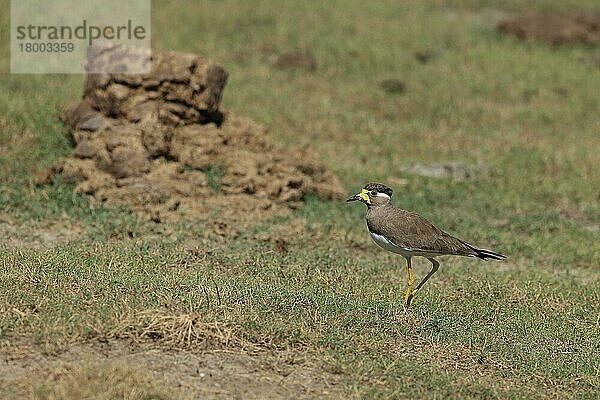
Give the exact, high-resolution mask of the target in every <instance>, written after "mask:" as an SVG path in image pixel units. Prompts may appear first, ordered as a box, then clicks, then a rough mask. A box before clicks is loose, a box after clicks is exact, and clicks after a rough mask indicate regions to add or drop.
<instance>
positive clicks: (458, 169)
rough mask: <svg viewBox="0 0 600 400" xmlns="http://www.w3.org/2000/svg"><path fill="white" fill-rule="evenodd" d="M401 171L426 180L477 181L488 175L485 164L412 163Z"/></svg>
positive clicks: (487, 168)
mask: <svg viewBox="0 0 600 400" xmlns="http://www.w3.org/2000/svg"><path fill="white" fill-rule="evenodd" d="M402 170H403V171H404V172H406V173H408V174H411V175H419V176H425V177H428V178H454V179H458V180H462V179H477V178H480V177H483V176H486V175H488V173H489V167H488V165H487V164H485V163H478V164H475V165H465V164H462V163H459V162H449V163H445V164H422V163H412V164H410V165H407V166H404V167H403V168H402Z"/></svg>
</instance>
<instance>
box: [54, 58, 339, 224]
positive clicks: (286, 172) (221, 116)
mask: <svg viewBox="0 0 600 400" xmlns="http://www.w3.org/2000/svg"><path fill="white" fill-rule="evenodd" d="M90 62H94V63H96V64H97V63H105V62H111V58H110V51H105V52H102V53H99V55H97V58H96V59H94V60H91V61H90ZM226 81H227V73H226V72H225V71H224V70H223V68H221V67H220V66H218V65H216V64H214V63H212V62H210V61H208V60H206V59H204V58H202V57H200V56H197V55H193V54H182V53H173V52H163V53H158V52H156V53H154V54H153V56H152V72H151V73H149V74H146V75H125V74H89V75H88V77H87V82H86V85H85V90H84V94H83V98H82V100H81V101H80V102H78V103H76V104H73V105H72V106H70V107H69V108H68V109H67V110H65V111H64V113H63V114H62V116H61V119H62V120H63V122H64V123H65V124H66V125H67V126H68V127H69V129H70V132H71V135H72V140H73V143H74V145H75V148H74V150H73V152H72V154H71V156H70V157H68V158H66V159H65V160H64V161H63V162H62V163H61V165H60V166H58V167H57V168H56V172H59V173H61V174H62V176H63V177H64V179H65V180H67V181H69V182H72V183H75V184H76V186H75V190H76V191H77V192H80V193H86V194H89V195H91V196H93V197H94V198H95V199H97V200H99V201H102V202H106V203H113V204H123V205H127V206H130V207H131V208H132V209H133V210H135V211H138V212H140V213H142V214H146V215H150V216H151V218H153V219H154V220H156V221H159V220H162V219H164V218H165V217H166V218H168V217H173V216H181V215H190V214H193V215H208V214H209V213H210V212H211V210H214V209H218V210H220V211H221V212H222V213H225V214H229V217H231V218H234V219H235V218H236V216H237V217H243V216H246V217H250V218H256V217H260V216H261V215H265V216H268V215H272V214H273V213H277V212H280V211H281V210H285V209H287V208H289V207H290V206H291V207H294V206H297V205H299V204H300V202H301V201H302V200H303V197H304V195H305V194H307V193H314V194H316V195H318V196H321V197H324V198H341V197H342V196H343V194H344V191H343V189H342V187H341V185H340V183H339V181H338V179H337V178H336V176H335V175H333V174H332V173H331V172H330V171H328V170H327V169H326V168H325V167H324V165H323V163H322V162H321V160H320V159H319V157H318V156H317V155H316V154H315V153H313V152H312V151H310V150H308V149H297V150H293V151H285V150H280V149H277V148H275V147H273V146H272V145H271V144H269V141H268V139H267V131H266V129H265V128H264V127H263V126H261V125H259V124H257V123H255V122H253V121H252V120H250V119H248V118H244V117H240V116H238V115H235V114H234V113H232V112H228V111H223V110H220V109H219V103H220V99H221V94H222V91H223V88H224V86H225V83H226Z"/></svg>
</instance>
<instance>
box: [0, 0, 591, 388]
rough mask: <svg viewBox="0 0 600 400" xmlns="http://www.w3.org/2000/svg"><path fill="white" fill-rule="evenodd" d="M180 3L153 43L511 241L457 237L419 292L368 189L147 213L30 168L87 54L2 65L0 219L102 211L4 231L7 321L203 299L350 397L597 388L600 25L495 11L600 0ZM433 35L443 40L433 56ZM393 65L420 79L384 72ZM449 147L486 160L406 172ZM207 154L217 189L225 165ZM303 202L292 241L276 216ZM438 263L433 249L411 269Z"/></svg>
mask: <svg viewBox="0 0 600 400" xmlns="http://www.w3.org/2000/svg"><path fill="white" fill-rule="evenodd" d="M7 3H8V2H7V1H2V2H0V5H1V6H2V9H5V7H4V6H6V5H7ZM183 4H184V2H181V3H176V4H171V3H167V2H158V1H156V2H154V9H153V28H152V30H153V43H154V45H155V46H156V47H157V48H158V49H172V50H181V51H191V52H198V53H202V54H206V55H208V56H209V57H210V58H212V59H214V60H216V61H217V62H219V63H220V64H222V65H223V66H224V67H225V68H226V69H227V70H228V71H229V72H230V80H229V83H228V86H227V87H226V90H225V94H224V99H223V104H224V107H226V108H228V109H231V110H233V111H235V112H237V113H239V114H243V115H246V116H249V117H251V118H253V119H255V120H256V121H259V122H261V123H263V124H265V125H267V126H268V127H269V131H270V139H271V140H272V141H273V142H274V143H276V144H277V145H278V146H281V147H294V146H299V145H305V144H308V145H310V146H311V147H312V148H313V149H315V150H316V151H317V152H319V154H320V155H321V157H322V158H323V160H324V162H325V163H326V165H327V166H328V167H329V168H331V169H332V170H333V171H334V172H335V173H336V174H337V175H338V176H340V178H341V180H342V182H343V184H344V186H345V187H347V189H348V192H349V193H351V192H355V191H357V190H358V189H359V188H360V187H362V186H363V185H364V184H365V183H367V182H369V181H382V182H397V181H398V179H401V178H402V179H406V180H407V184H406V185H405V186H397V185H396V186H394V184H393V183H392V184H391V185H392V186H394V189H395V194H394V201H395V203H396V204H397V205H400V206H402V207H404V208H407V209H410V210H414V211H418V212H419V213H421V214H422V215H424V216H426V217H428V218H429V219H431V220H432V221H434V222H435V223H436V224H439V225H441V226H442V227H444V228H446V230H448V231H450V232H453V233H456V234H457V235H459V236H460V237H462V238H464V239H466V240H469V241H471V242H473V243H476V244H480V245H482V246H489V247H491V248H494V249H497V250H499V251H501V252H503V253H506V254H508V255H509V257H510V258H509V260H508V262H507V263H505V264H502V263H491V262H490V263H476V262H474V261H471V260H466V259H442V260H441V261H442V267H441V269H440V271H439V272H438V274H436V275H435V276H434V278H432V280H431V281H430V283H428V285H427V286H426V287H425V289H424V290H423V292H421V293H420V294H419V296H417V297H416V299H415V301H414V303H413V308H412V309H411V310H410V312H408V313H407V312H405V311H404V309H403V307H402V301H403V290H404V284H405V275H404V261H403V260H402V259H401V258H399V257H396V256H394V255H393V254H388V253H384V252H383V251H379V249H377V248H376V247H375V246H374V245H372V244H371V243H370V239H369V238H368V236H367V234H366V230H365V227H364V221H363V214H364V210H363V209H362V208H361V207H359V206H358V205H347V204H345V203H335V202H327V201H322V200H320V199H317V198H313V197H310V198H309V199H308V201H307V204H306V206H305V207H304V208H302V209H301V210H298V211H295V212H294V213H292V214H291V216H289V217H283V218H278V219H274V220H272V221H267V222H262V223H259V224H257V225H256V226H254V227H251V228H249V229H247V230H245V231H243V232H241V233H240V234H239V235H238V236H236V237H235V238H229V239H225V240H223V239H222V238H219V237H212V236H210V235H209V236H207V235H206V233H205V232H204V229H203V228H204V227H203V226H201V225H200V226H198V225H197V224H194V222H193V221H190V222H189V223H182V224H179V225H172V226H168V227H164V226H163V225H164V224H163V225H156V224H153V223H151V222H146V221H140V220H137V219H136V218H135V217H134V216H132V215H130V214H128V213H127V212H126V210H123V209H114V208H105V207H102V206H99V205H97V204H95V203H94V202H90V201H89V200H88V199H86V198H85V197H82V196H79V195H74V194H73V192H72V187H71V186H69V185H67V184H65V183H63V182H61V181H60V180H57V181H55V182H54V184H53V185H48V186H44V187H36V186H35V185H33V184H32V181H33V176H34V175H35V172H36V171H37V170H39V169H42V168H45V167H48V166H50V165H52V164H53V163H54V162H56V160H57V159H58V158H59V157H61V156H64V155H67V154H68V153H69V151H70V143H69V139H68V137H67V135H66V131H65V128H64V127H63V126H62V124H61V123H60V121H59V120H58V113H59V110H60V109H61V108H62V107H64V106H65V105H66V104H68V103H70V102H71V101H76V100H77V99H78V98H79V97H80V95H81V91H82V84H83V78H82V77H80V76H22V75H0V92H2V93H3V94H2V96H0V180H1V181H2V182H3V185H2V186H1V187H0V210H2V211H1V212H0V220H3V221H5V220H10V221H13V222H14V223H15V224H17V225H19V224H27V223H31V222H32V221H34V222H35V223H41V224H43V223H51V222H61V223H64V224H66V225H68V224H69V223H75V222H77V223H80V224H82V225H83V226H84V227H85V228H86V232H87V234H86V236H85V237H83V238H82V240H81V242H80V243H76V244H69V245H68V246H58V247H54V248H50V249H27V248H11V247H9V246H7V245H2V247H0V255H1V260H0V269H1V271H0V311H1V312H0V341H2V342H6V341H9V342H10V341H17V339H19V340H25V341H29V342H31V343H35V344H37V345H39V346H41V347H42V348H45V349H46V350H47V351H50V352H54V351H58V350H60V349H61V348H64V347H65V346H67V345H68V344H69V343H71V342H72V341H74V340H83V341H94V340H97V339H101V338H107V337H108V338H128V339H130V338H132V337H134V338H137V339H142V338H141V337H138V336H139V335H138V336H136V335H137V333H136V332H137V331H136V330H135V329H134V330H133V331H132V330H131V329H130V326H134V327H135V326H138V325H140V326H143V325H144V323H145V321H146V320H145V318H146V317H145V315H146V314H144V313H145V312H149V311H151V312H157V313H162V314H164V315H173V316H177V315H186V314H193V315H196V316H198V318H199V320H200V321H201V322H203V323H207V324H210V323H219V324H222V325H223V327H225V328H226V329H228V330H230V331H231V332H232V334H233V335H234V337H235V338H236V340H235V341H233V342H232V343H231V344H228V346H233V347H240V346H242V347H243V345H244V344H247V345H251V346H256V347H257V348H258V349H267V350H272V351H275V352H278V351H289V350H291V351H298V352H309V353H313V354H314V358H315V360H316V362H317V364H318V366H319V367H320V368H322V369H324V370H326V371H329V372H333V373H337V374H340V377H341V379H342V382H343V391H345V392H347V393H348V394H349V395H351V396H354V397H356V398H376V397H377V398H379V397H383V398H408V397H411V398H502V399H504V398H515V399H517V398H519V399H520V398H557V397H561V398H590V399H591V398H597V397H598V396H599V395H600V361H599V358H598V357H597V354H598V352H599V351H600V345H599V343H600V325H599V324H600V322H599V318H600V280H599V278H600V271H599V269H598V268H599V266H600V265H599V264H600V263H599V261H600V248H599V246H598V232H597V227H598V221H599V220H600V207H599V205H598V196H599V193H598V188H599V187H600V172H599V171H600V170H599V169H598V165H600V155H599V153H598V148H599V147H600V139H599V136H598V132H600V119H599V118H598V109H600V100H599V98H598V95H597V94H598V93H600V70H597V69H596V70H592V69H589V68H588V67H586V66H585V64H584V63H582V62H580V61H579V58H581V57H583V56H586V55H593V54H596V53H597V49H595V48H593V47H588V46H579V45H575V46H564V47H557V48H551V47H548V46H545V45H543V44H539V43H521V42H518V41H516V40H514V39H512V38H508V37H504V36H500V35H498V34H497V33H496V31H495V28H494V23H493V21H494V18H497V15H498V12H499V11H507V12H518V11H519V10H523V9H527V10H542V11H549V10H550V11H552V10H559V11H564V10H572V9H577V10H581V11H582V12H590V11H594V12H600V8H599V7H598V5H597V2H594V1H577V2H575V1H570V2H558V1H551V0H547V1H540V2H536V3H535V4H528V5H527V6H525V5H522V4H521V2H517V1H503V2H500V3H498V2H489V1H483V0H478V1H460V2H459V1H454V2H447V3H444V5H439V2H433V1H431V2H427V1H423V2H397V3H392V2H389V3H383V2H379V3H373V4H370V3H365V2H358V1H345V2H325V3H323V4H321V3H320V2H295V3H290V2H273V1H252V2H233V1H223V2H185V4H186V6H185V7H184V6H183ZM5 25H6V21H4V26H3V27H2V33H3V34H5V33H6V26H5ZM425 50H427V51H432V52H433V53H434V54H435V57H434V58H433V59H432V60H431V61H430V62H428V63H426V64H420V63H419V62H418V61H417V60H416V59H415V56H414V54H415V52H417V51H425ZM0 51H3V52H4V53H2V54H6V52H7V45H6V44H5V42H4V41H3V42H2V43H1V44H0ZM290 51H309V52H310V53H312V54H313V55H314V56H315V58H316V60H317V65H318V67H317V70H316V72H314V73H307V72H306V71H303V70H301V69H293V68H292V69H279V68H277V67H276V66H275V65H274V63H273V59H274V57H276V56H277V55H279V54H282V53H285V52H290ZM384 79H399V80H400V81H402V82H404V83H405V87H406V90H405V91H404V92H403V93H401V94H388V93H386V92H385V91H384V90H383V89H381V88H380V87H379V86H378V82H380V81H382V80H384ZM447 161H458V162H462V163H466V164H475V163H477V162H484V163H486V164H487V165H488V167H489V171H490V172H489V174H488V175H487V176H484V177H481V178H479V179H478V180H477V181H455V180H452V179H428V178H421V177H415V176H410V175H406V174H405V173H403V172H402V167H403V166H405V165H406V164H410V163H411V162H423V163H433V162H447ZM206 174H207V177H208V178H209V181H211V182H213V184H214V189H215V190H218V183H219V174H218V170H216V169H215V170H210V171H206ZM298 221H299V222H298ZM298 223H299V224H300V225H301V226H302V234H301V235H292V236H290V237H289V238H287V240H289V242H290V243H289V246H288V247H289V252H287V253H280V252H277V251H275V250H274V249H273V248H272V245H271V244H270V242H269V241H268V240H265V239H264V237H271V236H275V235H277V234H278V233H277V232H280V231H281V232H284V233H285V230H286V229H287V225H289V224H298ZM594 227H595V228H594ZM594 229H596V231H594ZM131 236H133V239H131V238H130V237H131ZM199 238H202V239H199ZM427 268H428V265H427V262H426V261H423V262H421V261H417V265H416V269H417V274H418V277H419V276H422V275H423V274H425V273H426V270H427ZM418 277H417V278H418ZM132 321H133V322H134V323H133V324H129V325H128V323H131V322H132ZM136 324H138V325H136ZM201 339H202V338H197V340H196V341H192V342H190V343H182V344H180V347H182V348H185V349H189V350H191V351H198V350H200V349H202V348H204V347H203V346H207V344H206V343H204V342H202V340H201ZM148 340H149V339H148ZM155 340H156V341H157V342H156V344H157V345H158V346H161V345H167V344H165V343H163V342H161V339H160V338H157V339H155ZM213 345H214V346H217V347H218V346H222V345H223V344H219V343H217V344H213Z"/></svg>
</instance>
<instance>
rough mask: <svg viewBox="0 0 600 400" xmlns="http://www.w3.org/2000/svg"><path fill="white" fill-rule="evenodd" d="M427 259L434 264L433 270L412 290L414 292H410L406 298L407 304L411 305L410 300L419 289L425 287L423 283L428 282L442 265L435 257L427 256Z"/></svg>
mask: <svg viewBox="0 0 600 400" xmlns="http://www.w3.org/2000/svg"><path fill="white" fill-rule="evenodd" d="M427 259H428V260H429V261H430V262H431V265H432V267H431V271H429V273H428V274H427V275H425V278H423V280H422V281H421V282H420V283H419V284H418V285H417V287H416V288H415V290H413V291H412V293H411V294H410V296H409V298H408V300H405V301H406V304H407V305H410V302H411V301H412V299H413V298H414V297H415V295H416V294H417V292H418V291H419V289H421V288H422V287H423V285H424V284H425V282H427V280H428V279H429V278H431V276H432V275H433V274H435V273H436V272H437V270H438V268H439V267H440V263H439V262H437V260H435V259H434V258H429V257H427Z"/></svg>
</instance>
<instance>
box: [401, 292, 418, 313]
mask: <svg viewBox="0 0 600 400" xmlns="http://www.w3.org/2000/svg"><path fill="white" fill-rule="evenodd" d="M417 292H418V289H415V290H413V291H411V292H410V293H408V294H407V296H406V298H405V299H404V307H405V308H408V307H409V306H410V303H411V302H412V300H413V298H414V297H415V295H416V294H417Z"/></svg>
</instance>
